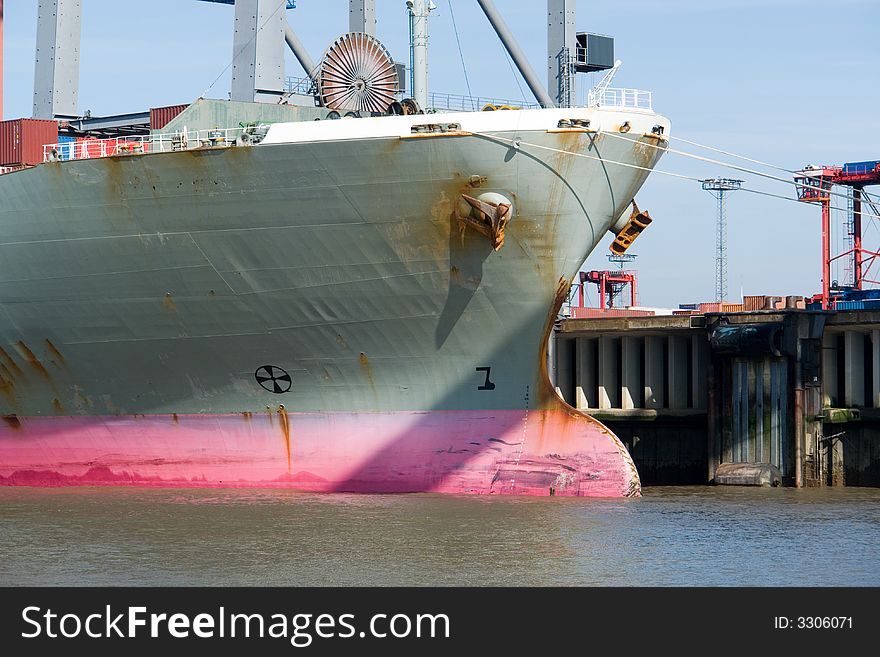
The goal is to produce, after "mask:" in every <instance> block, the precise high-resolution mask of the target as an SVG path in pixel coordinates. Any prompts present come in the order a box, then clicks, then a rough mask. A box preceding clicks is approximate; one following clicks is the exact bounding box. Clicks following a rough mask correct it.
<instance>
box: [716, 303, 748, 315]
mask: <svg viewBox="0 0 880 657" xmlns="http://www.w3.org/2000/svg"><path fill="white" fill-rule="evenodd" d="M742 310H743V305H742V304H741V303H722V304H721V312H723V313H740V312H742Z"/></svg>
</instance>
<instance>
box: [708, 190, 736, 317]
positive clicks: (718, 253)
mask: <svg viewBox="0 0 880 657" xmlns="http://www.w3.org/2000/svg"><path fill="white" fill-rule="evenodd" d="M700 183H702V185H703V189H704V190H706V191H707V192H709V193H710V194H712V196H714V197H715V199H716V200H717V201H718V224H717V227H716V231H715V301H716V302H718V303H722V302H724V300H725V299H726V298H727V207H726V206H725V204H724V196H725V194H727V193H729V192H735V191H736V190H738V189H739V188H740V187H741V186H742V183H743V181H742V180H733V179H731V178H707V179H706V180H701V181H700Z"/></svg>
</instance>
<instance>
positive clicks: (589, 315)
mask: <svg viewBox="0 0 880 657" xmlns="http://www.w3.org/2000/svg"><path fill="white" fill-rule="evenodd" d="M571 316H572V318H573V319H600V318H602V317H653V316H654V311H653V310H629V309H627V308H604V309H603V308H581V307H579V306H573V307H572V309H571Z"/></svg>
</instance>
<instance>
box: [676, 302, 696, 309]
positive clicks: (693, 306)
mask: <svg viewBox="0 0 880 657" xmlns="http://www.w3.org/2000/svg"><path fill="white" fill-rule="evenodd" d="M699 307H700V304H698V303H680V304H678V308H679V310H696V309H697V308H699Z"/></svg>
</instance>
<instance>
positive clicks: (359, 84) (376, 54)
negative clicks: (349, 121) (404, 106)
mask: <svg viewBox="0 0 880 657" xmlns="http://www.w3.org/2000/svg"><path fill="white" fill-rule="evenodd" d="M319 68H320V70H319V72H318V85H319V88H320V91H321V102H322V103H323V104H324V106H325V107H327V108H329V109H332V110H347V111H354V112H385V111H386V110H388V107H389V106H390V105H391V103H392V102H394V94H395V93H396V92H397V87H398V80H397V69H396V67H395V65H394V61H393V60H392V59H391V55H390V54H389V52H388V50H387V49H386V48H385V46H383V45H382V44H381V43H380V42H379V40H378V39H376V38H375V37H372V36H370V35H369V34H364V33H362V32H350V33H348V34H344V35H342V36H341V37H339V38H338V39H336V41H334V42H333V45H331V46H330V48H328V49H327V52H326V53H325V54H324V59H323V60H321V66H320V67H319Z"/></svg>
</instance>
